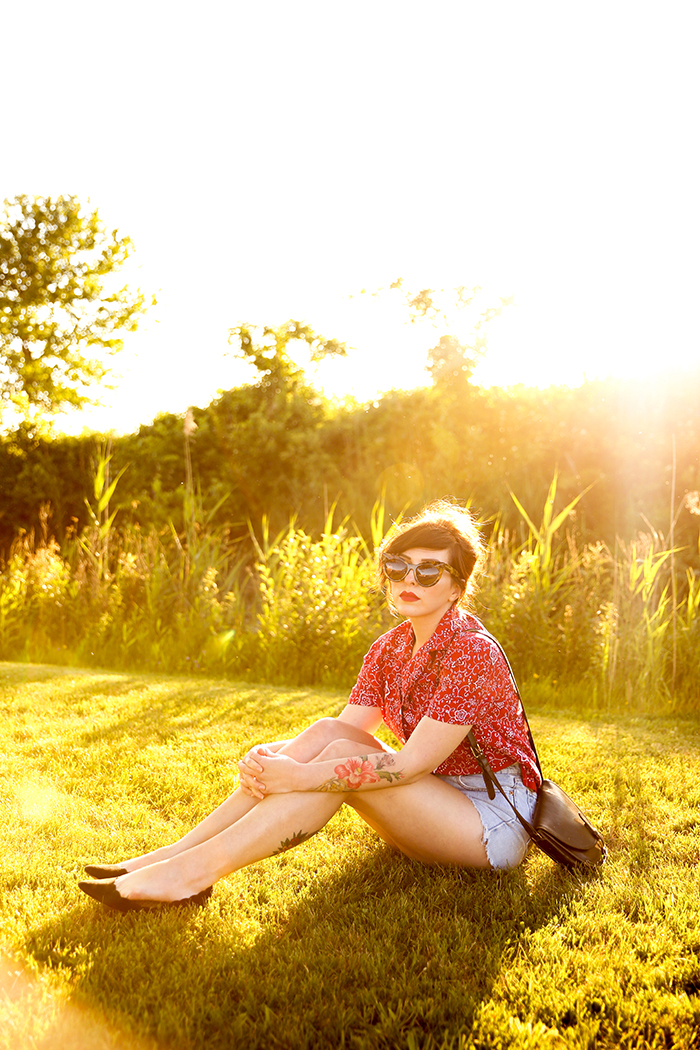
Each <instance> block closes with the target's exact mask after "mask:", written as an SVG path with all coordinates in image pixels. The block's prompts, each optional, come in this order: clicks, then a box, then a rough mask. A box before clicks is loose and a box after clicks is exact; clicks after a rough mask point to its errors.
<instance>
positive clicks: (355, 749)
mask: <svg viewBox="0 0 700 1050" xmlns="http://www.w3.org/2000/svg"><path fill="white" fill-rule="evenodd" d="M361 751H362V745H361V744H358V742H357V741H356V740H344V739H343V738H342V737H338V738H336V739H335V740H331V741H330V743H328V744H326V746H325V747H324V748H323V750H322V751H320V752H319V754H318V756H317V758H316V761H317V762H324V761H326V762H328V761H329V760H330V759H333V758H353V757H356V756H358V755H359V754H360V752H361Z"/></svg>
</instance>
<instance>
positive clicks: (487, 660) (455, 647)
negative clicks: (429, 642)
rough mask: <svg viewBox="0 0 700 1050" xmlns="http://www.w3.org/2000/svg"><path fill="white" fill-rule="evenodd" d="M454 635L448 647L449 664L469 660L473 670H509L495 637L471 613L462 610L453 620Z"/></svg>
mask: <svg viewBox="0 0 700 1050" xmlns="http://www.w3.org/2000/svg"><path fill="white" fill-rule="evenodd" d="M452 627H453V631H452V637H451V639H450V642H449V644H448V645H447V647H446V652H445V658H446V662H447V663H448V664H450V663H453V664H456V663H461V665H462V667H464V666H465V665H464V661H467V662H468V665H469V667H470V668H471V670H472V671H473V672H476V673H484V672H490V671H492V670H493V669H498V671H501V670H503V671H504V672H506V673H508V672H507V664H506V662H505V660H504V659H503V654H502V653H501V650H500V648H499V645H498V643H497V641H496V639H495V638H493V637H491V635H490V634H489V633H488V631H487V630H486V628H485V627H484V625H483V624H482V622H481V620H479V619H478V618H477V617H476V616H473V615H472V614H471V613H463V612H460V613H459V614H458V615H457V616H455V617H454V620H453V622H452Z"/></svg>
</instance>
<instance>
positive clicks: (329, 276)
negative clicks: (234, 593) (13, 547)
mask: <svg viewBox="0 0 700 1050" xmlns="http://www.w3.org/2000/svg"><path fill="white" fill-rule="evenodd" d="M699 21H700V14H699V13H698V8H697V5H696V4H695V3H694V2H682V0H679V2H672V3H670V4H664V5H660V4H651V3H648V2H644V0H642V2H634V0H623V2H619V0H603V2H600V0H591V2H588V3H586V4H584V5H580V4H579V5H573V4H566V3H561V0H551V2H549V0H548V2H540V3H538V2H536V0H535V2H532V3H528V4H525V3H522V0H510V2H507V0H505V2H499V0H490V2H485V0H480V2H472V0H432V2H431V3H430V4H426V3H423V2H422V3H417V2H415V0H400V2H399V0H371V2H368V0H354V2H353V3H352V4H350V3H345V4H339V3H332V2H329V0H296V2H295V3H289V0H275V2H271V0H257V2H255V3H252V2H251V0H245V2H242V0H228V2H227V3H223V2H220V3H214V2H212V0H199V3H197V4H191V3H187V4H183V3H181V2H177V0H169V2H168V3H165V2H163V0H121V3H119V4H96V3H94V2H92V0H91V2H83V0H77V2H76V0H63V2H62V3H60V4H56V3H55V0H51V2H47V0H39V2H33V3H32V2H29V3H25V4H19V3H16V4H13V5H7V9H6V10H5V11H4V12H3V19H2V22H3V25H2V39H1V42H0V54H1V55H2V68H3V81H4V83H5V84H6V85H8V92H9V93H8V99H10V98H11V100H12V101H11V103H10V102H8V105H7V106H6V107H5V130H4V132H3V137H2V139H1V140H0V150H2V163H1V164H0V198H2V197H12V196H14V195H15V194H17V193H29V194H38V195H48V194H58V193H66V194H67V193H74V194H76V195H78V196H79V197H81V198H89V199H90V201H91V202H92V204H93V205H95V206H97V207H98V208H99V210H100V212H101V214H102V216H103V218H104V220H105V222H106V223H107V225H108V226H109V227H110V228H111V227H115V226H116V227H119V228H120V230H121V231H122V232H123V233H127V234H128V235H129V236H130V237H131V238H132V239H133V241H134V243H135V245H136V253H135V255H134V258H133V263H134V266H133V268H132V269H131V270H130V272H129V277H130V280H132V281H135V282H136V283H140V284H141V285H142V286H143V287H144V288H145V289H146V290H149V291H154V292H155V293H156V295H157V297H158V306H157V307H156V308H154V309H153V310H152V311H151V313H150V315H149V318H148V320H147V321H146V322H144V324H143V326H142V330H141V331H140V332H139V333H138V335H136V336H134V337H130V338H129V341H128V343H127V348H126V350H125V352H124V354H123V355H122V357H121V358H120V359H119V362H118V368H119V371H120V372H121V373H122V374H123V379H122V380H121V382H120V384H119V387H118V389H117V390H116V391H114V392H113V393H111V394H107V395H105V398H104V400H105V404H106V405H107V406H108V407H107V409H106V410H103V411H102V412H100V413H96V412H83V414H82V415H81V416H80V417H79V418H78V419H77V420H73V421H72V422H71V421H70V420H65V419H61V420H60V421H59V425H60V427H61V428H70V429H80V428H81V427H82V426H83V425H85V424H87V425H90V426H98V427H102V428H112V427H113V428H115V429H117V430H130V429H135V428H136V427H137V426H138V424H139V423H141V422H148V421H150V419H152V418H153V416H154V415H155V414H156V413H157V412H159V411H177V412H183V411H184V410H185V409H186V408H187V406H188V405H190V404H193V405H205V404H207V403H208V401H210V400H211V398H212V397H213V396H215V394H216V391H217V390H218V389H226V388H228V387H231V386H234V385H236V384H237V383H239V382H241V381H244V379H245V378H246V377H245V375H244V374H243V373H242V371H241V367H242V366H241V365H240V364H239V363H238V362H236V361H234V360H233V359H232V358H231V357H230V356H227V354H228V351H229V347H228V345H227V333H228V329H229V328H230V327H231V326H233V325H235V324H237V323H240V322H241V321H248V322H251V323H253V322H256V323H261V324H278V323H281V322H283V321H284V320H286V319H288V318H290V317H294V318H296V319H300V320H305V321H307V322H308V323H309V324H311V325H312V327H313V328H315V329H316V330H317V331H318V332H320V333H322V334H324V335H325V336H328V337H330V336H332V337H335V338H337V339H340V340H343V341H347V342H348V343H350V344H351V345H352V346H353V347H355V349H354V350H353V352H352V354H351V356H350V357H349V359H348V360H347V361H345V362H338V363H337V364H336V365H334V367H333V368H332V369H331V370H329V372H328V374H319V376H318V377H317V378H318V382H319V383H323V384H324V386H325V389H326V390H327V392H329V393H339V394H342V393H344V392H347V393H352V394H354V395H355V396H356V397H358V398H361V399H365V398H368V397H371V396H373V395H374V394H375V393H376V392H377V391H378V390H382V389H386V388H389V387H391V386H399V385H401V386H411V385H415V384H417V383H422V382H425V381H426V375H425V372H424V371H423V366H424V364H425V359H426V353H427V350H428V348H429V347H430V346H432V345H433V344H434V343H435V342H436V341H437V338H438V337H439V335H440V334H442V333H443V332H444V328H442V329H439V330H437V329H436V330H422V329H420V328H419V327H418V326H409V325H407V324H405V323H404V315H403V314H402V313H401V311H399V310H398V309H397V308H396V307H394V306H390V305H389V302H390V300H389V299H383V298H382V297H380V298H379V299H373V298H372V297H371V296H370V295H368V294H367V295H364V296H362V295H359V294H358V293H359V292H360V290H361V289H362V288H366V289H368V292H371V291H373V290H375V289H377V288H379V287H386V286H388V284H389V283H390V282H391V281H392V280H394V279H395V278H397V277H399V276H403V277H404V280H405V282H406V285H407V287H409V288H411V289H416V290H418V289H420V288H423V287H433V288H435V287H454V286H457V285H466V286H473V285H480V286H482V287H483V289H484V293H483V296H482V299H481V300H480V302H481V306H480V308H481V309H485V308H486V306H490V305H498V302H499V300H500V297H506V296H513V297H514V304H513V305H512V306H510V307H508V308H507V310H505V311H504V313H503V316H502V317H500V318H498V319H496V320H494V321H493V322H492V323H491V324H490V326H489V351H488V354H487V356H486V357H485V359H484V361H483V363H482V365H481V366H480V369H479V372H478V373H477V377H478V378H479V379H480V380H481V381H482V382H485V383H501V384H504V385H507V384H510V383H515V382H530V383H536V384H546V383H549V382H568V383H576V382H580V381H581V380H582V379H583V377H584V376H588V377H594V376H598V375H606V374H608V373H611V372H612V373H621V374H626V375H638V374H640V373H642V374H647V373H649V372H653V371H654V370H657V369H660V368H667V367H669V365H674V366H678V367H682V366H685V365H689V364H691V363H693V362H697V361H698V360H700V345H699V344H700V341H699V338H698V332H699V324H698V308H697V288H698V278H699V276H700V274H699V273H698V256H699V251H698V245H699V244H700V221H699V219H700V214H699V213H700V205H699V200H700V194H698V186H699V185H700V171H699V170H698V168H699V162H698V158H699V157H700V151H698V149H697V126H698V115H697V109H698V106H697V101H698V98H699V97H700V74H699V73H698V62H697V39H698V36H697V30H698V22H699ZM10 117H11V119H10ZM351 295H352V296H353V298H349V296H351ZM383 303H385V304H386V305H384V306H383V305H382V304H383ZM475 319H478V309H477V311H476V313H474V312H472V314H471V315H470V317H469V319H468V321H469V324H471V323H473V322H474V320H475ZM456 331H457V334H460V333H459V330H458V329H456ZM467 331H468V328H467ZM461 334H463V335H464V334H465V333H464V331H463V332H462V333H461Z"/></svg>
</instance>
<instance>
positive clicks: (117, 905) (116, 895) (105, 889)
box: [78, 879, 212, 911]
mask: <svg viewBox="0 0 700 1050" xmlns="http://www.w3.org/2000/svg"><path fill="white" fill-rule="evenodd" d="M78 886H79V888H80V889H81V890H82V891H83V893H87V895H88V897H92V898H93V900H96V901H99V902H100V904H106V905H107V907H108V908H114V910H115V911H148V910H151V909H153V908H182V907H183V906H184V905H186V904H196V905H199V907H201V906H202V905H203V904H204V902H205V901H207V900H208V899H209V898H210V897H211V891H212V887H211V886H207V888H206V889H205V890H201V892H200V893H195V894H193V895H192V896H191V897H185V898H184V899H183V900H181V901H149V900H130V899H129V898H128V897H122V895H121V893H120V892H119V890H118V889H117V887H116V886H115V885H114V879H100V880H99V881H98V882H79V883H78Z"/></svg>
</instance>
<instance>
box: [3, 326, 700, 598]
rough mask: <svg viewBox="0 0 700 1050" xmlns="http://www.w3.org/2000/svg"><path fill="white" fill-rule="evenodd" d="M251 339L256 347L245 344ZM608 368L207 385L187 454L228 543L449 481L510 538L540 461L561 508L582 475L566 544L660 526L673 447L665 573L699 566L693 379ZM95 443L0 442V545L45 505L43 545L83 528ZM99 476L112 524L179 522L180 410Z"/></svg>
mask: <svg viewBox="0 0 700 1050" xmlns="http://www.w3.org/2000/svg"><path fill="white" fill-rule="evenodd" d="M254 343H255V345H260V340H259V339H258V338H256V339H254ZM653 393H654V396H653V398H652V397H650V393H649V390H648V388H647V387H645V385H644V384H641V383H634V382H627V383H622V382H619V381H613V380H609V381H606V382H595V383H588V384H585V385H584V386H582V387H580V388H577V389H575V390H567V389H563V388H562V389H552V390H548V391H539V390H527V389H517V390H511V391H504V390H496V389H491V390H481V389H478V388H475V387H472V386H468V388H467V391H466V392H465V394H464V396H460V397H456V398H452V397H451V396H445V395H444V394H441V392H440V391H439V390H437V389H435V388H428V387H426V388H422V389H419V390H414V391H408V392H407V391H393V392H391V393H389V394H386V395H385V396H384V397H382V398H381V399H378V400H377V401H376V402H373V403H370V404H367V405H357V404H354V403H347V404H345V405H342V406H337V405H331V404H329V403H328V402H326V401H324V399H323V398H322V397H321V396H320V395H319V394H318V393H317V392H316V391H313V389H312V388H311V387H308V386H305V385H304V384H301V385H299V384H298V383H295V384H294V385H293V386H292V388H287V390H286V393H285V394H284V396H283V395H282V394H280V395H279V396H277V395H276V394H274V392H273V391H272V389H266V388H265V387H264V384H263V383H262V382H261V381H259V382H256V383H252V384H250V385H247V386H242V387H238V388H236V389H234V390H229V391H226V392H224V393H222V394H221V395H220V396H219V397H218V398H217V399H216V400H215V401H214V402H212V403H211V404H210V405H209V406H207V407H206V408H204V409H198V408H195V409H193V411H192V416H193V420H194V422H195V423H196V425H197V430H196V433H195V434H194V435H193V436H192V439H191V443H190V449H191V464H192V473H193V479H194V485H195V488H196V489H197V490H198V491H199V492H200V493H201V498H202V500H203V502H204V504H205V505H206V506H207V507H213V506H215V505H216V504H218V503H219V502H220V501H221V500H222V497H224V496H226V497H227V499H226V501H225V502H223V503H221V505H220V508H219V510H218V511H217V513H216V515H215V517H214V519H213V523H214V524H216V525H218V526H221V527H222V528H225V529H227V530H228V532H229V533H230V534H231V535H232V536H233V537H235V538H237V539H241V540H245V539H246V538H247V536H248V521H252V522H253V523H254V525H255V528H256V529H258V530H259V528H260V523H261V521H262V518H263V515H265V516H266V517H267V518H268V520H269V523H270V531H271V532H272V533H273V534H277V533H278V532H280V531H282V530H283V529H284V528H285V527H286V525H287V523H288V522H289V520H290V518H291V517H295V518H296V520H297V522H298V524H299V527H300V528H302V529H304V530H305V531H306V532H308V533H309V534H313V535H318V533H319V532H320V531H321V530H322V529H323V526H324V522H325V520H326V517H327V514H328V510H329V508H330V506H331V505H332V504H335V505H336V506H337V514H338V516H339V518H345V517H350V518H352V520H353V522H355V523H356V524H357V527H358V528H359V530H360V531H361V533H362V535H363V536H364V537H365V538H366V539H367V538H368V536H369V522H370V518H371V513H372V507H373V505H374V503H375V501H376V500H377V498H378V496H379V495H380V494H381V493H382V491H384V492H385V493H386V501H387V510H388V512H389V513H390V514H394V515H395V514H397V513H399V512H400V511H402V510H406V511H407V512H411V511H412V510H415V509H417V508H418V507H419V506H420V505H422V504H423V503H425V502H427V501H428V500H429V499H432V498H438V497H442V496H444V495H445V494H447V493H449V494H451V495H453V496H455V497H457V498H459V499H462V500H464V501H467V500H469V501H470V503H471V505H472V506H473V507H476V508H477V509H478V512H479V513H480V515H481V516H482V517H483V518H484V519H488V518H492V519H496V518H498V520H499V522H500V523H501V525H502V527H503V528H505V529H507V530H508V531H509V532H510V533H511V534H512V536H513V541H514V542H516V541H518V540H519V541H520V542H521V543H524V542H526V541H527V538H528V535H529V528H528V526H527V523H526V522H525V520H524V519H523V518H522V516H521V515H520V513H519V511H518V509H517V507H516V506H515V504H514V503H513V501H512V499H511V496H510V492H511V491H513V492H515V493H516V494H517V496H518V499H519V500H520V502H521V504H522V505H523V506H524V507H542V506H543V505H544V502H545V499H546V497H547V492H548V489H549V486H550V483H551V480H552V477H553V476H554V473H555V471H558V480H557V493H558V496H559V498H561V500H562V505H563V506H565V505H566V504H568V503H569V502H570V501H571V500H572V499H574V498H575V497H576V496H577V495H579V493H581V492H582V491H583V490H584V489H586V488H587V487H588V486H590V485H591V484H592V483H593V482H595V484H594V485H593V487H592V488H590V489H589V491H587V492H586V494H585V496H584V497H583V498H582V499H581V501H580V503H579V504H578V506H577V507H576V508H575V509H574V514H573V517H572V519H571V521H572V524H573V523H575V525H576V529H577V533H578V535H579V537H580V539H581V541H582V542H583V543H596V542H599V541H602V542H604V543H605V544H606V545H607V546H608V547H609V548H610V549H613V548H614V545H615V542H616V538H618V537H619V538H620V539H621V540H622V541H623V542H624V543H630V542H632V541H633V540H634V538H635V537H636V535H637V533H638V532H639V531H640V529H643V530H644V531H649V530H650V528H654V529H656V530H657V531H666V529H667V523H668V520H669V482H670V478H671V448H672V438H673V436H674V434H675V437H676V447H677V457H676V459H677V469H676V472H675V473H676V477H677V485H676V490H677V492H678V499H677V505H678V507H680V508H681V509H680V513H679V517H678V521H677V526H676V531H675V539H674V546H675V547H676V548H677V549H678V551H679V553H678V556H677V558H678V564H677V573H678V576H679V578H680V579H682V580H683V579H685V573H686V570H687V569H688V568H691V569H695V570H698V569H700V561H699V560H698V556H697V540H698V521H699V519H698V516H697V515H694V514H693V512H692V509H691V506H690V504H687V503H685V502H684V494H686V493H691V492H693V491H698V490H700V452H699V450H700V416H699V415H698V413H697V410H696V403H697V400H698V397H699V396H700V375H698V376H695V377H693V376H688V377H684V378H683V379H682V380H680V379H679V380H677V381H675V382H671V380H669V381H668V383H663V384H662V383H660V384H657V386H656V388H655V389H654V392H653ZM99 440H100V439H97V438H96V437H94V436H85V437H83V438H57V439H53V440H50V439H47V438H44V437H41V435H38V434H37V433H35V432H33V431H31V430H30V429H28V428H26V427H25V428H20V429H19V430H18V431H17V432H16V433H13V434H9V435H7V436H6V437H5V438H4V439H3V440H0V508H1V512H0V550H4V551H7V550H8V549H9V547H10V545H11V543H12V541H13V539H14V538H15V536H16V534H17V531H18V529H20V528H24V529H25V531H27V532H29V531H31V530H32V529H35V530H37V529H38V527H39V520H38V511H39V507H40V506H41V505H42V504H45V503H47V502H50V503H51V526H50V528H51V531H52V532H53V534H54V535H55V536H56V537H58V538H59V539H60V538H61V537H62V536H63V533H64V530H65V529H66V528H67V527H69V526H70V525H71V524H72V519H73V518H75V519H76V523H77V524H78V527H79V528H81V527H83V526H85V525H86V524H87V523H88V515H87V513H86V507H85V502H84V501H85V498H88V499H92V498H93V497H92V476H91V472H90V461H91V459H93V458H94V455H95V445H96V443H97V442H98V441H99ZM112 454H113V460H112V462H113V466H114V471H115V472H117V471H119V470H121V468H122V467H124V466H126V465H127V464H128V471H127V473H126V474H125V476H124V478H123V480H122V482H121V485H120V492H121V500H120V502H121V504H122V509H121V511H120V520H121V521H122V523H124V524H127V523H132V524H138V525H139V526H140V527H141V529H142V530H147V529H148V528H150V527H151V526H154V527H155V528H156V529H157V530H159V531H160V530H162V529H164V528H166V527H167V526H168V521H170V520H172V521H173V522H174V523H175V525H176V527H177V529H178V530H182V529H183V528H184V525H185V519H184V490H185V470H184V465H183V419H182V416H177V415H173V414H168V415H164V416H161V417H159V418H158V419H157V420H155V422H154V423H152V424H149V425H148V426H142V427H141V428H139V431H138V432H137V433H135V434H130V435H125V436H123V437H118V438H115V439H114V441H113V445H112Z"/></svg>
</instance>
